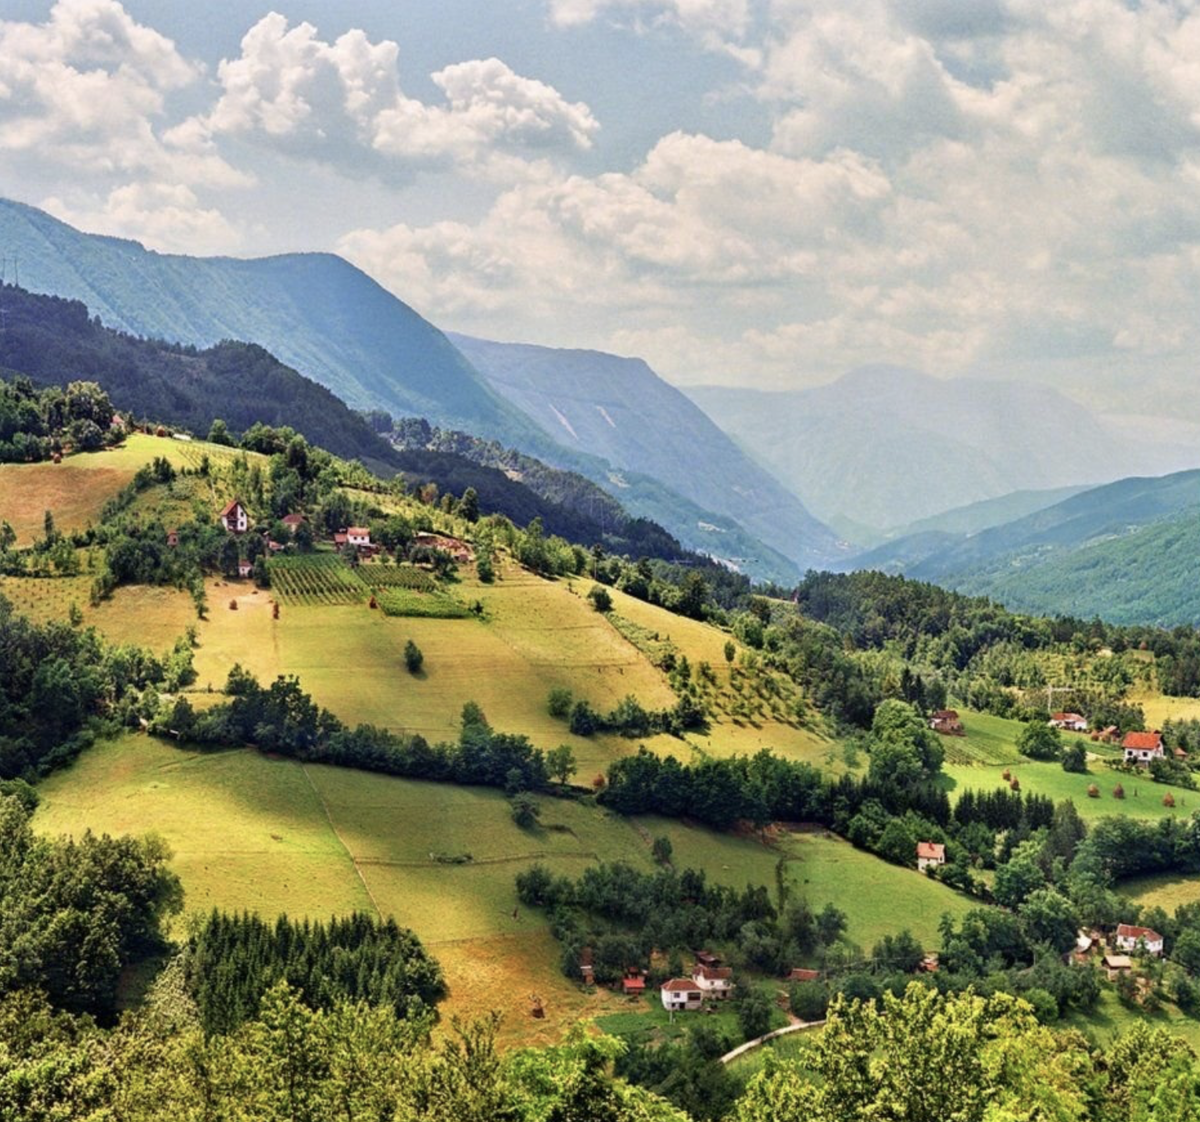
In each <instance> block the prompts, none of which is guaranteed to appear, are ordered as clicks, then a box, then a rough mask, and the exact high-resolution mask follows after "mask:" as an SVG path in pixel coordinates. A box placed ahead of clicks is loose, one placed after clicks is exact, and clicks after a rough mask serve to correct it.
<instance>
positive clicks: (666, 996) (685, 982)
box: [661, 978, 704, 1013]
mask: <svg viewBox="0 0 1200 1122" xmlns="http://www.w3.org/2000/svg"><path fill="white" fill-rule="evenodd" d="M661 993H662V1003H663V1008H664V1009H666V1010H667V1011H668V1012H669V1013H675V1012H678V1011H679V1010H681V1009H699V1008H701V1007H702V1006H703V1005H704V994H703V993H701V992H700V990H699V989H697V987H696V983H695V982H693V981H692V980H691V978H672V979H671V980H670V981H669V982H663V984H662V990H661Z"/></svg>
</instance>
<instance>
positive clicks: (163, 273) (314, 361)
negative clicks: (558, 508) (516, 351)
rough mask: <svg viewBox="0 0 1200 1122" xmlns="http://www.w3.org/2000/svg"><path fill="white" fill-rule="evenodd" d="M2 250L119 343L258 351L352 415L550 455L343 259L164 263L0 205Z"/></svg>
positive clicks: (130, 246)
mask: <svg viewBox="0 0 1200 1122" xmlns="http://www.w3.org/2000/svg"><path fill="white" fill-rule="evenodd" d="M0 245H2V246H3V247H4V251H5V253H6V254H9V255H11V256H19V259H20V272H21V283H22V285H23V286H24V287H25V288H27V289H29V290H30V291H34V292H45V293H48V294H51V295H56V296H65V297H68V298H71V299H75V300H82V301H83V302H84V303H85V304H86V305H87V306H88V308H89V310H90V311H91V312H92V314H93V315H98V316H100V318H101V319H102V320H103V321H104V322H105V323H106V324H107V325H108V326H110V327H113V328H115V329H117V330H120V331H127V332H130V333H132V334H135V335H144V336H149V337H154V338H159V339H166V340H169V341H171V342H179V343H186V344H191V345H194V346H199V347H209V346H212V345H214V344H215V343H218V342H220V341H221V340H224V339H239V340H244V341H247V342H254V343H258V344H260V345H261V346H263V347H265V348H266V349H267V350H269V351H270V352H271V353H272V354H274V355H275V356H277V357H278V358H279V359H280V360H281V361H282V362H284V363H286V364H287V365H289V366H292V367H294V368H295V369H297V370H299V371H300V372H301V373H302V374H304V375H306V376H307V377H309V378H311V379H312V380H313V381H316V382H318V383H320V384H321V385H323V386H326V387H327V388H328V389H330V390H332V391H333V392H334V393H336V394H337V395H338V396H339V397H340V398H342V400H343V401H345V402H346V403H347V404H349V405H351V406H354V407H358V408H368V407H379V408H383V409H387V410H389V411H390V412H392V413H396V414H411V415H417V416H424V417H429V418H430V419H431V420H435V421H436V422H437V423H439V424H447V425H450V426H452V427H457V428H464V429H468V430H469V431H472V432H477V433H479V434H480V435H484V436H489V437H494V438H496V439H503V440H508V441H510V442H511V441H521V442H523V443H525V444H527V445H529V446H530V448H531V450H534V451H536V450H537V449H538V448H540V447H544V446H546V445H548V444H549V442H548V441H546V440H545V438H544V436H543V434H542V433H541V432H540V430H538V429H537V428H536V427H535V426H533V425H532V424H531V423H530V422H529V421H528V420H527V419H526V418H525V417H524V416H523V415H522V414H521V413H520V412H518V411H517V410H516V409H514V408H513V407H512V406H510V405H508V404H507V403H506V402H504V401H503V400H502V399H501V398H500V397H498V396H497V395H496V394H494V393H493V392H492V391H491V390H490V389H489V388H488V386H487V385H486V383H484V381H483V380H482V379H481V378H480V377H479V375H478V374H477V373H476V372H475V371H474V370H473V369H472V368H471V366H470V364H469V363H468V362H467V361H466V359H465V358H463V356H462V355H461V354H460V353H459V352H458V350H457V349H455V347H454V346H453V345H452V344H451V343H450V341H449V340H448V339H447V338H446V337H445V335H444V334H443V333H442V332H441V331H439V330H438V329H437V328H436V327H434V326H433V325H432V324H430V323H429V322H427V321H426V320H424V319H423V318H422V317H421V316H419V315H418V314H417V313H416V312H415V311H413V310H412V309H411V308H409V307H408V306H407V305H406V304H404V303H403V302H402V301H400V300H398V299H396V298H395V297H394V296H392V295H391V293H389V292H387V291H386V290H385V289H383V288H382V287H381V286H380V285H378V284H376V283H375V281H373V280H371V278H370V277H368V276H367V275H366V274H365V273H363V272H362V271H361V270H359V269H356V268H355V267H354V266H353V265H351V264H350V263H349V262H347V261H344V260H343V259H342V258H340V257H337V256H334V255H333V254H326V253H304V254H287V255H283V256H278V257H267V258H258V259H252V260H240V259H236V258H231V257H208V258H202V257H185V256H179V255H171V254H160V253H155V252H153V251H151V250H147V249H145V248H144V247H143V246H141V245H140V244H138V243H137V242H132V241H124V240H122V239H119V238H109V237H101V236H97V235H92V234H84V233H81V232H80V231H78V230H75V229H73V228H72V227H70V226H68V225H66V224H65V223H62V222H59V221H58V220H57V219H55V218H52V217H51V216H50V215H48V214H45V213H43V212H42V211H39V210H36V209H35V208H33V207H28V206H24V205H23V204H20V203H15V202H11V201H9V200H3V199H0Z"/></svg>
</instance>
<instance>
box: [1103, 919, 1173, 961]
mask: <svg viewBox="0 0 1200 1122" xmlns="http://www.w3.org/2000/svg"><path fill="white" fill-rule="evenodd" d="M1113 943H1114V944H1115V945H1116V946H1117V947H1118V948H1119V949H1120V950H1123V951H1136V950H1137V949H1138V946H1139V944H1141V943H1145V944H1146V953H1147V954H1153V955H1161V954H1162V953H1163V937H1162V936H1161V935H1160V934H1159V933H1158V932H1157V931H1154V930H1152V929H1151V928H1149V927H1134V926H1133V924H1131V923H1119V924H1117V933H1116V935H1115V936H1114V937H1113Z"/></svg>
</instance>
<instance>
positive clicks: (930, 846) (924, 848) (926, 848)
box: [917, 842, 946, 872]
mask: <svg viewBox="0 0 1200 1122" xmlns="http://www.w3.org/2000/svg"><path fill="white" fill-rule="evenodd" d="M945 863H946V847H945V846H944V845H942V844H941V842H917V868H918V869H920V870H921V872H924V871H925V870H926V869H928V868H929V866H930V865H944V864H945Z"/></svg>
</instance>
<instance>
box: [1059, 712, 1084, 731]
mask: <svg viewBox="0 0 1200 1122" xmlns="http://www.w3.org/2000/svg"><path fill="white" fill-rule="evenodd" d="M1050 724H1051V725H1052V726H1053V727H1054V728H1056V729H1070V730H1071V731H1072V732H1087V730H1088V724H1087V718H1086V717H1081V716H1080V715H1079V714H1078V713H1052V714H1051V715H1050Z"/></svg>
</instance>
